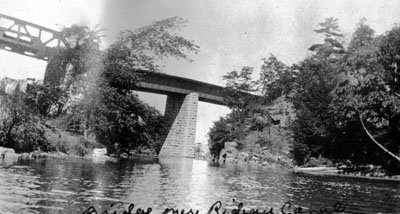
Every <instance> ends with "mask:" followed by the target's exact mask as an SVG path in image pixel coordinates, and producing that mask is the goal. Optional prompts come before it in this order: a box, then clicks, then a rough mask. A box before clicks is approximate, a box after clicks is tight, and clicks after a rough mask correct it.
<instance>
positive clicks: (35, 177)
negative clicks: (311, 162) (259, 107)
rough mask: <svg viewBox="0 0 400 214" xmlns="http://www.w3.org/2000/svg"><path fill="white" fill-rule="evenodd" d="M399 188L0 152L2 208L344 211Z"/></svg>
mask: <svg viewBox="0 0 400 214" xmlns="http://www.w3.org/2000/svg"><path fill="white" fill-rule="evenodd" d="M399 190H400V182H396V181H380V180H368V179H355V178H344V177H333V176H312V175H304V174H295V173H293V172H291V171H285V170H273V169H266V168H248V167H239V166H229V165H223V164H220V165H219V166H217V165H212V164H209V163H207V162H205V161H200V160H192V159H160V160H158V159H156V160H143V159H142V160H139V159H135V160H119V161H116V160H104V159H100V160H98V159H82V158H65V159H61V158H48V159H36V160H18V161H13V162H5V161H4V160H0V213H1V214H4V213H82V212H84V211H85V210H86V209H87V208H89V207H91V206H93V207H94V208H95V209H96V210H97V211H98V213H103V211H104V210H107V211H108V212H109V213H112V212H113V211H117V213H122V210H127V209H128V208H127V207H128V206H129V205H130V204H132V203H134V205H135V209H134V211H135V213H136V209H137V208H142V209H145V210H147V208H148V207H151V208H152V209H153V210H152V212H151V213H154V214H159V213H161V212H162V211H164V210H165V209H166V208H175V209H179V210H181V209H185V210H186V211H187V210H188V209H193V210H199V211H200V214H202V213H204V214H205V213H207V211H208V210H209V208H210V207H211V205H212V204H214V203H215V202H216V201H221V202H222V208H223V209H225V208H227V209H233V208H238V204H239V202H243V204H244V209H250V208H253V209H260V211H261V210H267V211H268V210H270V208H273V213H281V208H282V206H283V205H284V204H285V203H286V202H290V203H291V208H289V207H288V204H286V206H285V207H284V212H286V213H289V211H293V210H294V208H295V207H297V206H301V207H303V208H304V209H306V208H308V209H318V210H319V209H325V208H327V209H328V211H330V210H332V209H333V208H332V207H333V206H334V205H335V204H336V203H341V204H342V206H345V212H342V213H400V191H399ZM111 205H112V206H111ZM337 205H339V204H337ZM111 211H112V212H111ZM221 211H222V209H221ZM132 213H133V212H132ZM170 213H172V212H170ZM213 213H215V212H213ZM220 213H221V212H220ZM229 213H230V212H229Z"/></svg>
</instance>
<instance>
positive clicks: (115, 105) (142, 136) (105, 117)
mask: <svg viewBox="0 0 400 214" xmlns="http://www.w3.org/2000/svg"><path fill="white" fill-rule="evenodd" d="M184 23H185V20H183V19H182V18H179V17H173V18H169V19H165V20H162V21H158V22H155V23H154V24H152V25H150V26H147V27H143V28H139V29H137V30H135V31H122V32H121V33H120V35H119V36H118V38H117V41H116V42H115V43H114V44H112V45H111V46H110V47H109V48H108V49H107V50H106V52H105V58H104V69H103V70H102V73H101V74H100V82H101V85H100V89H101V90H99V91H101V93H100V96H99V98H100V102H99V105H98V107H97V108H96V111H95V112H94V117H93V118H94V121H93V123H92V126H93V127H94V132H95V134H96V136H97V138H98V139H99V141H101V143H102V144H104V145H106V146H107V149H108V151H109V152H110V153H113V152H118V151H119V152H128V151H129V150H131V149H134V148H138V147H139V146H147V147H151V148H152V149H155V150H157V151H159V149H160V148H161V143H160V140H161V139H163V138H162V135H164V134H166V130H165V128H164V127H163V126H162V124H163V123H160V122H161V121H162V120H163V119H162V118H163V117H162V116H161V115H160V114H159V112H158V111H156V110H155V109H153V108H151V107H149V106H148V105H147V104H145V103H143V102H142V101H140V100H139V99H138V97H137V95H136V94H135V93H134V91H133V90H135V89H136V85H137V83H138V81H139V80H140V72H142V71H145V72H156V71H160V66H159V65H157V60H158V59H162V58H164V57H176V58H178V59H188V56H187V53H188V52H195V53H196V52H197V51H198V49H199V47H198V46H197V45H195V44H194V43H193V41H189V40H187V39H185V38H183V37H180V36H178V35H176V34H175V33H173V32H174V31H176V30H179V29H180V27H181V26H182V25H183V24H184ZM138 71H140V72H138Z"/></svg>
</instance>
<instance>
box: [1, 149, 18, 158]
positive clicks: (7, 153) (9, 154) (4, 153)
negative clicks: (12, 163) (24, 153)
mask: <svg viewBox="0 0 400 214" xmlns="http://www.w3.org/2000/svg"><path fill="white" fill-rule="evenodd" d="M0 159H7V160H9V159H18V154H17V153H15V151H14V149H10V148H5V147H0Z"/></svg>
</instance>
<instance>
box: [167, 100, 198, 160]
mask: <svg viewBox="0 0 400 214" xmlns="http://www.w3.org/2000/svg"><path fill="white" fill-rule="evenodd" d="M198 102H199V95H198V94H197V93H190V94H188V95H168V97H167V104H166V106H165V117H166V119H167V120H168V121H169V124H170V125H169V126H170V127H169V132H168V135H167V137H166V139H165V141H164V145H163V147H162V148H161V151H160V154H159V156H163V157H168V156H170V157H188V158H193V157H194V144H195V138H196V121H197V107H198Z"/></svg>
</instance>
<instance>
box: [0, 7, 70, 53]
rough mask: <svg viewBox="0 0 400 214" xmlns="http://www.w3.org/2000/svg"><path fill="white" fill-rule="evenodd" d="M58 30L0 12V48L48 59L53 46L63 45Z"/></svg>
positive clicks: (62, 39)
mask: <svg viewBox="0 0 400 214" xmlns="http://www.w3.org/2000/svg"><path fill="white" fill-rule="evenodd" d="M65 44H66V43H65V42H64V38H63V37H62V35H61V33H60V32H57V31H54V30H51V29H49V28H45V27H42V26H39V25H36V24H33V23H30V22H27V21H24V20H20V19H17V18H14V17H11V16H7V15H3V14H0V48H1V49H4V50H7V51H11V52H15V53H19V54H23V55H26V56H30V57H35V58H38V59H42V60H48V58H49V56H50V54H51V53H52V52H53V51H54V49H55V48H58V47H62V46H65Z"/></svg>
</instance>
